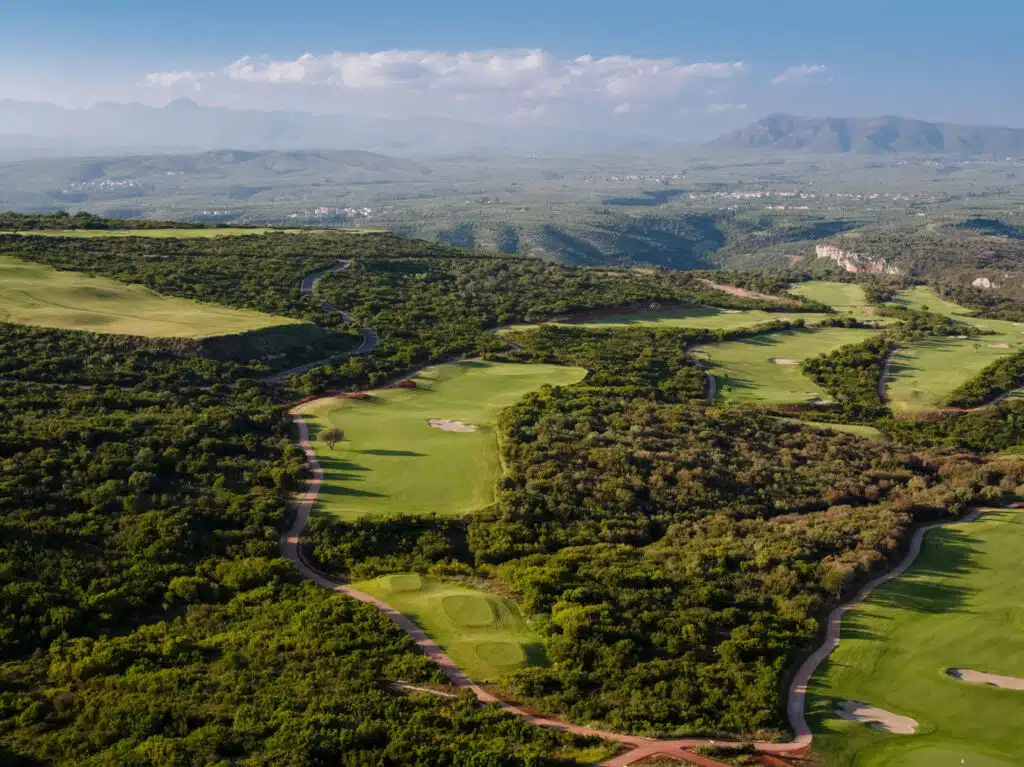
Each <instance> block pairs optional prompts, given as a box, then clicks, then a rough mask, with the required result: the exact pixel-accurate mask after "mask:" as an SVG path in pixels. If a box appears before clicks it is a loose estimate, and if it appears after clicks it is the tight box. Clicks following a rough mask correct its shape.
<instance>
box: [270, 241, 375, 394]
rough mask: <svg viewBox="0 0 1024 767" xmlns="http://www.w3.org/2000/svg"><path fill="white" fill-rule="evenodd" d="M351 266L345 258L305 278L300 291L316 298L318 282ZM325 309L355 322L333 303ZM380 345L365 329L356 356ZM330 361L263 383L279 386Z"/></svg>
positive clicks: (373, 335) (305, 366)
mask: <svg viewBox="0 0 1024 767" xmlns="http://www.w3.org/2000/svg"><path fill="white" fill-rule="evenodd" d="M350 266H352V259H351V258H343V259H341V260H340V261H338V263H336V264H335V265H334V266H332V267H331V268H329V269H321V270H320V271H319V272H313V273H312V274H307V275H306V276H305V277H303V278H302V282H301V284H300V285H299V290H301V291H302V295H304V296H315V295H316V285H317V283H318V282H320V280H322V279H323V278H324V277H326V276H327V275H328V274H332V273H334V272H341V271H344V270H345V269H348V268H349V267H350ZM323 307H324V311H328V312H336V313H338V314H340V315H341V318H342V319H343V320H345V322H354V321H355V319H354V318H353V317H352V315H351V314H349V313H348V312H346V311H344V310H342V309H339V308H338V307H336V306H334V305H333V304H331V303H328V302H327V301H324V304H323ZM378 343H380V338H378V336H377V334H376V333H374V332H373V331H372V330H370V329H369V328H363V341H362V343H360V344H359V348H358V349H356V354H359V355H363V354H369V353H370V352H372V351H373V350H374V349H376V348H377V344H378ZM329 361H330V358H327V359H322V360H315V361H313V362H307V363H305V364H304V365H299V366H298V367H294V368H289V369H288V370H282V371H281V372H280V373H274V374H273V375H270V376H267V377H266V378H264V379H263V382H264V383H268V384H279V383H281V382H282V381H284V379H286V378H290V377H291V376H299V375H302V374H303V373H308V372H309V371H310V370H312V369H313V368H316V367H320V366H321V365H326V364H327V363H328V362H329Z"/></svg>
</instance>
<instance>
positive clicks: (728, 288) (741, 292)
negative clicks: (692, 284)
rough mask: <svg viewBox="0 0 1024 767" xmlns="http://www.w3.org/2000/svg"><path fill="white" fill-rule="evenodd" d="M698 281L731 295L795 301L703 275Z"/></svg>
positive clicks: (765, 299) (762, 299) (782, 301)
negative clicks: (706, 277)
mask: <svg viewBox="0 0 1024 767" xmlns="http://www.w3.org/2000/svg"><path fill="white" fill-rule="evenodd" d="M697 282H699V283H700V284H701V285H706V286H708V287H709V288H714V289H715V290H720V291H722V292H723V293H728V294H729V295H730V296H736V297H738V298H757V299H760V300H761V301H777V302H779V303H787V304H788V303H794V302H792V301H790V300H789V299H788V298H785V297H783V296H773V295H770V294H768V293H758V292H757V291H755V290H747V289H746V288H739V287H736V286H735V285H721V284H719V283H717V282H712V281H711V280H708V279H705V278H703V277H700V278H698V280H697Z"/></svg>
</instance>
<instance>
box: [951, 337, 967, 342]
mask: <svg viewBox="0 0 1024 767" xmlns="http://www.w3.org/2000/svg"><path fill="white" fill-rule="evenodd" d="M953 338H955V339H956V340H957V341H966V340H967V336H953Z"/></svg>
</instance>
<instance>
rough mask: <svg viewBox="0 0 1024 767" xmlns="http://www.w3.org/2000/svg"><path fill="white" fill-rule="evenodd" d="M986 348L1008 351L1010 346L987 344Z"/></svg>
mask: <svg viewBox="0 0 1024 767" xmlns="http://www.w3.org/2000/svg"><path fill="white" fill-rule="evenodd" d="M988 348H989V349H1009V348H1010V345H1009V344H989V345H988Z"/></svg>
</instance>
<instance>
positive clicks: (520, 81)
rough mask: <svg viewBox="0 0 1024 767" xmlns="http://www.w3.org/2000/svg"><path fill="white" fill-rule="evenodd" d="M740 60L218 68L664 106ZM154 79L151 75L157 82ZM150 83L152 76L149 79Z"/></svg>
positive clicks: (321, 62)
mask: <svg viewBox="0 0 1024 767" xmlns="http://www.w3.org/2000/svg"><path fill="white" fill-rule="evenodd" d="M744 70H745V66H744V64H743V62H739V61H735V62H697V63H690V64H686V63H682V62H680V61H677V60H676V59H650V58H637V57H634V56H608V57H605V58H594V57H593V56H580V57H578V58H575V59H562V58H557V57H555V56H553V55H551V54H550V53H548V52H546V51H543V50H538V49H526V50H496V51H464V52H461V53H441V52H435V51H403V50H389V51H377V52H375V53H346V52H336V53H328V54H323V55H313V54H311V53H306V54H304V55H302V56H299V57H298V58H297V59H288V60H273V59H255V58H252V57H248V56H247V57H244V58H241V59H238V60H237V61H234V62H232V63H231V64H229V65H228V66H227V67H225V68H224V72H223V75H224V76H225V77H226V78H228V79H229V80H233V81H242V82H247V83H261V84H271V85H294V84H303V85H320V86H325V85H326V86H332V87H335V88H339V89H346V90H354V91H369V90H392V91H417V92H422V91H440V92H446V91H455V92H458V93H460V94H463V95H465V94H469V93H506V94H508V93H512V94H517V95H519V96H521V97H522V98H524V99H527V100H533V101H543V100H557V99H567V98H576V99H583V100H595V99H596V100H608V101H612V102H614V103H616V104H621V103H624V102H625V100H626V99H625V97H629V98H639V99H647V100H665V99H671V98H673V97H676V96H678V95H679V94H680V93H681V92H682V91H684V90H686V89H687V88H690V87H692V86H695V85H696V84H698V83H700V82H702V81H708V80H723V79H728V78H732V77H735V76H737V75H739V74H742V73H743V72H744ZM159 76H160V75H156V77H159ZM151 77H152V76H151Z"/></svg>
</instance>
